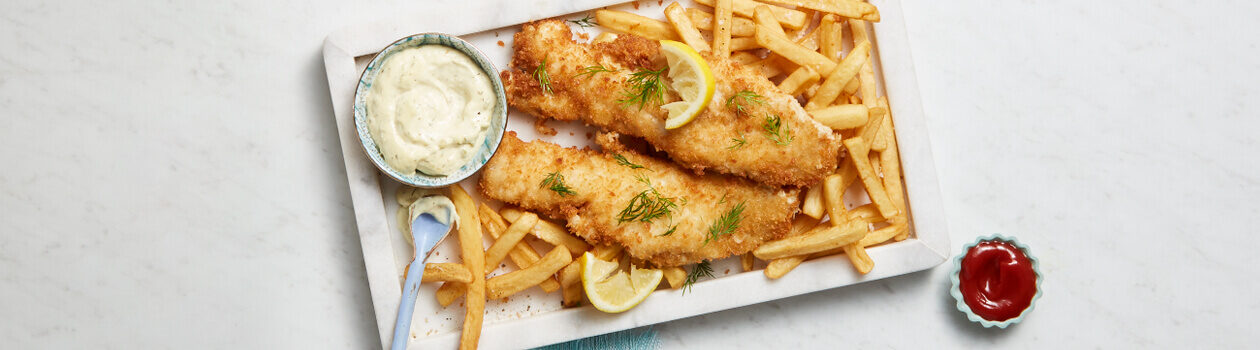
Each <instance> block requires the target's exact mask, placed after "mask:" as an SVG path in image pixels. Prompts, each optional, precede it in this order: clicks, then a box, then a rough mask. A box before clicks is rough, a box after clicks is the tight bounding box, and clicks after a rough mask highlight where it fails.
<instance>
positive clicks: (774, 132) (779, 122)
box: [761, 114, 792, 146]
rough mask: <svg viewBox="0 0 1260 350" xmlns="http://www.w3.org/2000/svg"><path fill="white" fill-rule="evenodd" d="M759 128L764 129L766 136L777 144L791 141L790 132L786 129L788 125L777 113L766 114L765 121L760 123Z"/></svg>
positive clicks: (784, 144)
mask: <svg viewBox="0 0 1260 350" xmlns="http://www.w3.org/2000/svg"><path fill="white" fill-rule="evenodd" d="M761 129H762V130H765V132H766V138H768V139H770V140H771V141H774V143H775V144H777V145H779V146H786V145H787V144H789V143H792V133H791V131H790V130H788V125H787V124H786V123H784V122H783V118H779V115H778V114H771V115H769V116H766V123H765V124H762V125H761Z"/></svg>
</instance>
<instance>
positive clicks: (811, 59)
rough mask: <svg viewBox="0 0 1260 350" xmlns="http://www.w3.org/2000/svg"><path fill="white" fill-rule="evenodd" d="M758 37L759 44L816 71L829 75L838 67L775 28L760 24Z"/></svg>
mask: <svg viewBox="0 0 1260 350" xmlns="http://www.w3.org/2000/svg"><path fill="white" fill-rule="evenodd" d="M756 38H757V44H758V45H761V47H764V48H767V49H770V51H773V52H774V53H777V54H779V55H782V56H783V57H784V58H787V59H788V60H789V61H792V63H796V64H799V65H802V66H806V67H810V68H813V69H814V70H815V71H818V74H821V75H827V74H829V73H831V71H832V69H834V68H836V63H835V62H833V61H831V60H829V59H827V57H825V56H823V55H822V54H820V53H817V52H814V51H813V50H810V49H807V48H805V47H804V46H801V45H800V44H797V43H796V42H794V41H792V40H788V38H787V37H786V36H783V35H779V34H777V33H775V32H774V29H770V28H766V27H764V26H761V25H758V26H757V34H756ZM832 98H833V99H834V98H835V97H834V96H833V97H832ZM811 103H812V102H811ZM828 103H830V102H828Z"/></svg>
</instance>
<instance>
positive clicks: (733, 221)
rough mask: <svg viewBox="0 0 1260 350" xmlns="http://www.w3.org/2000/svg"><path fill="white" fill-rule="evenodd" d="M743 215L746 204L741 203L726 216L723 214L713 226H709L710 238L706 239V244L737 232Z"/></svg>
mask: <svg viewBox="0 0 1260 350" xmlns="http://www.w3.org/2000/svg"><path fill="white" fill-rule="evenodd" d="M743 213H744V202H739V204H736V205H735V206H734V207H732V208H731V209H730V210H728V211H727V212H726V214H722V216H721V217H719V218H718V219H717V221H716V222H714V223H713V226H709V236H708V237H705V238H704V243H705V244H709V242H710V241H715V240H717V239H718V238H720V237H722V236H724V235H729V234H731V233H732V232H735V230H736V229H738V228H739V221H740V220H742V219H743V215H742V214H743Z"/></svg>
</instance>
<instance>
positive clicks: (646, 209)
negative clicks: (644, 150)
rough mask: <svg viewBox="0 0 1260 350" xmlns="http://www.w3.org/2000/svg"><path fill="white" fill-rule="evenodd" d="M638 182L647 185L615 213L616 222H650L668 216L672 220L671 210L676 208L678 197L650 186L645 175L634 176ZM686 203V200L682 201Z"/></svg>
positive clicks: (650, 183)
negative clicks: (623, 207) (662, 193)
mask: <svg viewBox="0 0 1260 350" xmlns="http://www.w3.org/2000/svg"><path fill="white" fill-rule="evenodd" d="M636 178H637V179H638V180H639V182H643V183H645V184H647V185H648V188H647V189H646V190H643V192H639V193H638V194H636V195H634V197H632V198H630V204H627V205H626V208H625V209H622V210H621V213H619V214H617V223H623V222H627V221H639V222H652V220H655V219H657V218H661V217H668V218H669V219H670V220H671V221H673V215H672V214H673V210H674V209H675V208H678V199H677V198H672V197H665V196H663V195H661V193H660V192H657V191H656V188H655V187H652V182H651V181H649V180H648V179H647V177H643V176H636ZM682 203H683V204H686V203H687V202H686V200H683V201H682Z"/></svg>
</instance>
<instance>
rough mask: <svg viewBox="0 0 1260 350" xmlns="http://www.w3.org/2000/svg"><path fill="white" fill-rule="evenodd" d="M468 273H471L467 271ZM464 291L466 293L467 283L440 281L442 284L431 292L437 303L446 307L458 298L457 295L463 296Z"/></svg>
mask: <svg viewBox="0 0 1260 350" xmlns="http://www.w3.org/2000/svg"><path fill="white" fill-rule="evenodd" d="M469 274H470V275H471V274H472V273H471V272H469ZM465 293H468V283H462V282H454V281H451V282H446V283H442V286H441V287H438V290H437V292H435V293H433V294H434V295H433V296H434V297H436V298H437V301H438V304H439V305H442V307H447V306H450V305H451V303H453V302H455V301H456V300H459V297H462V296H464V294H465Z"/></svg>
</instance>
